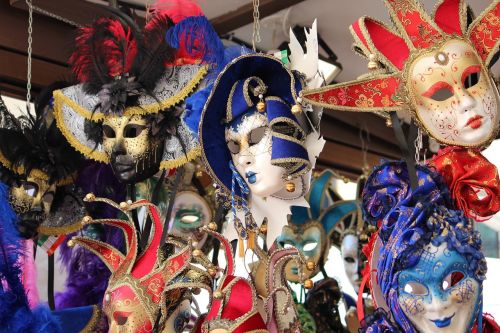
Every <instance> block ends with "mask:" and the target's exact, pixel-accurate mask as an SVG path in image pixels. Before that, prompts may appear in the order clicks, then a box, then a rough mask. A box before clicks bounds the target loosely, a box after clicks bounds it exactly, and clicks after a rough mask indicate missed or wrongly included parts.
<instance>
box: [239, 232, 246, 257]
mask: <svg viewBox="0 0 500 333" xmlns="http://www.w3.org/2000/svg"><path fill="white" fill-rule="evenodd" d="M238 254H239V256H240V258H243V257H245V245H244V243H243V238H241V237H240V238H239V239H238Z"/></svg>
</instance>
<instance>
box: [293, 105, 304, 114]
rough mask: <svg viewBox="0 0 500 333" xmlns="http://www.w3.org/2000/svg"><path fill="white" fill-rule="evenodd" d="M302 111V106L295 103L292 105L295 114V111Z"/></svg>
mask: <svg viewBox="0 0 500 333" xmlns="http://www.w3.org/2000/svg"><path fill="white" fill-rule="evenodd" d="M301 112H302V106H300V104H295V105H294V106H292V113H293V114H297V113H301Z"/></svg>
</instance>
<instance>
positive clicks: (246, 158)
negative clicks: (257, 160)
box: [238, 152, 254, 166]
mask: <svg viewBox="0 0 500 333" xmlns="http://www.w3.org/2000/svg"><path fill="white" fill-rule="evenodd" d="M253 162H254V157H253V155H252V154H249V153H248V152H243V153H242V154H240V156H238V164H239V165H241V166H250V165H252V164H253Z"/></svg>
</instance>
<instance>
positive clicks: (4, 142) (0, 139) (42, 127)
mask: <svg viewBox="0 0 500 333" xmlns="http://www.w3.org/2000/svg"><path fill="white" fill-rule="evenodd" d="M55 88H57V86H51V87H50V88H49V89H48V90H44V91H42V96H45V95H47V94H48V95H51V94H52V91H53V89H55ZM44 100H45V101H46V103H50V99H47V98H44ZM37 106H38V107H37V109H36V118H32V117H28V116H27V115H23V116H21V117H19V118H17V119H16V117H15V116H14V115H12V114H11V113H10V112H9V111H8V110H7V109H6V108H4V109H3V110H1V111H0V112H1V113H0V151H1V152H2V155H3V156H4V157H5V158H6V159H7V160H8V161H9V165H6V167H7V168H9V169H11V170H13V171H15V172H18V171H19V170H23V175H21V176H27V175H29V174H30V172H31V171H32V170H33V169H39V170H41V171H43V172H45V173H46V174H47V175H48V176H49V182H51V183H53V182H56V181H58V180H61V179H63V178H66V177H67V176H69V175H70V174H72V173H73V172H74V171H76V170H77V169H78V167H79V166H80V162H81V160H82V156H81V155H80V154H79V153H77V152H76V151H75V150H74V149H73V148H72V147H71V146H70V145H69V143H68V142H67V141H66V140H65V139H64V137H63V135H62V133H61V131H60V130H59V129H58V128H57V126H56V124H55V122H52V123H48V121H47V114H46V112H45V107H46V106H47V104H44V103H42V102H37Z"/></svg>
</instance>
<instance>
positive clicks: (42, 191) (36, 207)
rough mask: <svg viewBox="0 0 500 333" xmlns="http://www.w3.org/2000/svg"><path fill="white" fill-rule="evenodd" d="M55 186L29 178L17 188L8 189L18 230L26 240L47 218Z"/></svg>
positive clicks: (35, 178) (38, 179)
mask: <svg viewBox="0 0 500 333" xmlns="http://www.w3.org/2000/svg"><path fill="white" fill-rule="evenodd" d="M55 191H56V185H55V184H49V183H48V182H47V181H46V180H43V179H41V178H38V177H33V176H30V177H28V178H27V179H26V180H24V181H21V182H20V184H19V186H12V187H11V189H10V204H11V205H12V207H13V209H14V211H15V212H16V213H17V214H18V215H19V224H18V229H19V232H20V233H21V235H23V236H24V237H27V238H31V237H33V236H35V234H36V230H37V229H38V226H39V225H40V223H42V222H43V220H44V219H45V218H46V217H47V215H48V214H49V212H50V209H51V207H52V201H53V199H54V193H55Z"/></svg>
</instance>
